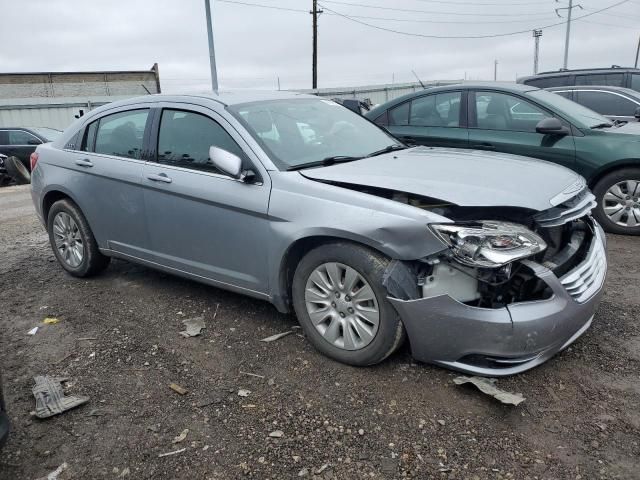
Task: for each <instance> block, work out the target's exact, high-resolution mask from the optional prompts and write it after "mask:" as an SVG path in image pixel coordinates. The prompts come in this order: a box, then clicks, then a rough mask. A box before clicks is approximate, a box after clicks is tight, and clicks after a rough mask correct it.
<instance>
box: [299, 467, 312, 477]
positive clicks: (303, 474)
mask: <svg viewBox="0 0 640 480" xmlns="http://www.w3.org/2000/svg"><path fill="white" fill-rule="evenodd" d="M307 475H309V469H308V468H303V469H302V470H300V471H299V472H298V476H299V477H306V476H307Z"/></svg>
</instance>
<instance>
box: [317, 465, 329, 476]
mask: <svg viewBox="0 0 640 480" xmlns="http://www.w3.org/2000/svg"><path fill="white" fill-rule="evenodd" d="M327 468H329V464H328V463H325V464H324V465H322V466H321V467H320V468H316V471H315V472H314V473H315V474H316V475H320V474H321V473H322V472H324V471H325V470H326V469H327Z"/></svg>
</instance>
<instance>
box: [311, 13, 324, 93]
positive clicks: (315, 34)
mask: <svg viewBox="0 0 640 480" xmlns="http://www.w3.org/2000/svg"><path fill="white" fill-rule="evenodd" d="M309 13H310V14H311V15H313V60H312V62H313V66H312V70H311V71H312V73H311V75H312V81H311V88H313V89H314V90H315V89H316V88H318V16H319V15H320V14H321V13H322V10H318V0H312V10H311V11H310V12H309Z"/></svg>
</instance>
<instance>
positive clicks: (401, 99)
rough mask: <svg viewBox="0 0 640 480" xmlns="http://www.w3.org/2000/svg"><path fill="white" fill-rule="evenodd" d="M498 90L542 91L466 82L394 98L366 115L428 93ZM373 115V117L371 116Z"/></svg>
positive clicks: (522, 86)
mask: <svg viewBox="0 0 640 480" xmlns="http://www.w3.org/2000/svg"><path fill="white" fill-rule="evenodd" d="M478 89H482V90H497V91H500V92H506V93H526V92H531V91H534V90H540V89H539V88H537V87H533V86H531V85H523V84H521V83H515V82H464V83H458V84H452V85H443V86H441V87H428V88H425V89H424V90H418V91H416V92H411V93H407V94H406V95H402V96H401V97H398V98H394V99H393V100H389V101H388V102H386V103H383V104H381V105H378V106H377V107H375V108H373V109H371V110H370V111H369V112H367V113H366V114H365V116H367V117H368V118H374V117H375V116H377V115H376V113H377V114H381V113H382V112H383V111H384V110H387V109H389V108H391V107H394V106H396V105H399V104H401V103H404V102H405V101H407V100H410V99H412V98H415V97H420V96H422V95H426V94H428V93H437V92H449V91H454V90H478ZM370 114H371V116H370Z"/></svg>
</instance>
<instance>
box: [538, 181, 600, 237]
mask: <svg viewBox="0 0 640 480" xmlns="http://www.w3.org/2000/svg"><path fill="white" fill-rule="evenodd" d="M596 205H597V204H596V197H594V196H593V194H592V193H591V192H590V191H589V189H588V188H585V189H583V190H582V191H581V192H580V193H578V194H577V195H576V196H575V197H573V198H571V199H569V200H567V201H566V202H563V203H562V204H560V205H558V206H557V207H554V208H551V209H549V210H545V211H544V212H541V213H539V214H538V215H536V216H535V217H534V218H535V220H536V222H537V223H538V225H540V226H541V227H544V228H549V227H557V226H559V225H564V224H565V223H568V222H571V221H572V220H576V219H578V218H581V217H584V216H585V215H588V214H589V213H590V212H591V210H593V209H594V208H595V207H596Z"/></svg>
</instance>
